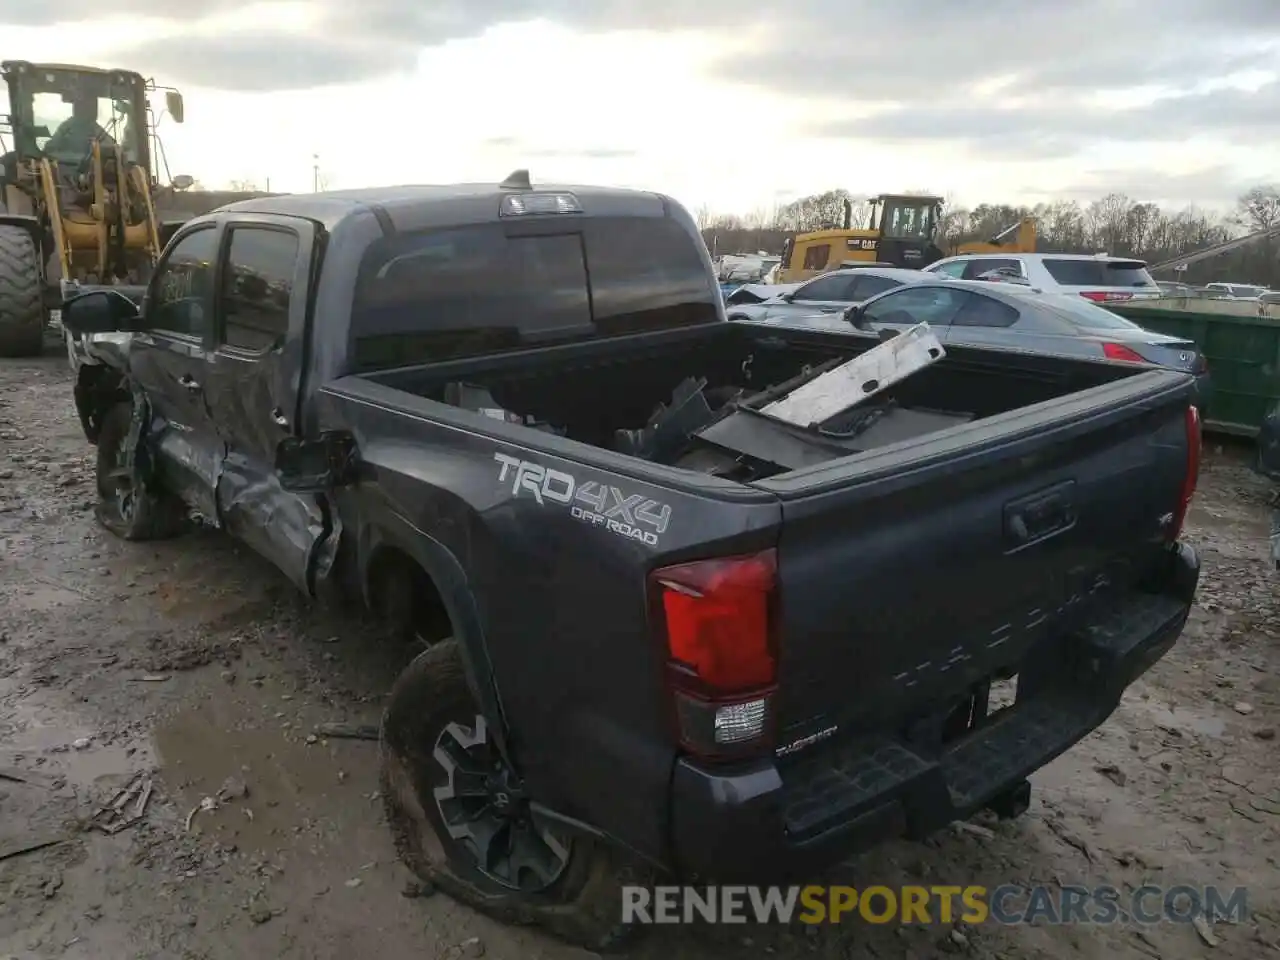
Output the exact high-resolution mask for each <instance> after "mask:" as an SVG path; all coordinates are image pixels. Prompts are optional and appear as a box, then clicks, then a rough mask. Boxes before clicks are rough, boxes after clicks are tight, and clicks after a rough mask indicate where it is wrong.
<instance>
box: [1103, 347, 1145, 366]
mask: <svg viewBox="0 0 1280 960" xmlns="http://www.w3.org/2000/svg"><path fill="white" fill-rule="evenodd" d="M1102 352H1103V353H1105V354H1106V355H1107V359H1108V360H1125V361H1127V362H1129V363H1146V362H1147V358H1146V357H1144V356H1143V355H1142V354H1140V353H1138V352H1137V351H1136V350H1130V349H1129V348H1128V347H1126V346H1125V345H1124V344H1123V343H1104V344H1103V345H1102Z"/></svg>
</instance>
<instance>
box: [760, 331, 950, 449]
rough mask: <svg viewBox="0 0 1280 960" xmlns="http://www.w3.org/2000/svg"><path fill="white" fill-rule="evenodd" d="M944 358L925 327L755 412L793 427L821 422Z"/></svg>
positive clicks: (850, 362)
mask: <svg viewBox="0 0 1280 960" xmlns="http://www.w3.org/2000/svg"><path fill="white" fill-rule="evenodd" d="M945 356H946V351H945V350H943V349H942V343H941V342H940V341H939V340H938V338H937V336H935V335H934V333H933V331H932V330H930V329H929V325H928V324H927V323H921V324H917V325H916V326H914V327H912V328H911V329H910V330H906V331H904V332H903V333H901V334H900V335H898V336H896V337H894V338H893V339H892V340H887V341H885V342H884V343H881V344H879V345H878V346H875V347H872V348H871V349H870V350H868V351H867V352H866V353H862V354H859V355H858V356H856V357H854V358H853V359H852V360H849V361H848V362H846V363H842V364H840V366H838V367H836V368H835V369H833V370H830V371H828V372H826V373H824V374H822V376H819V377H815V378H814V379H812V380H810V381H809V382H808V383H806V384H804V386H801V387H797V388H796V389H795V390H792V391H791V392H790V393H788V394H787V395H786V396H785V397H782V398H781V399H779V400H775V401H774V402H773V403H771V404H769V405H768V406H767V407H764V408H763V409H762V410H761V411H760V412H761V413H763V414H765V415H767V416H770V417H776V418H777V419H779V420H786V421H787V422H789V423H794V424H795V425H796V426H798V427H806V426H809V425H810V424H816V423H823V422H825V421H827V420H830V419H831V418H832V417H835V416H836V415H838V414H841V413H844V412H845V411H847V410H849V409H850V408H851V407H853V406H856V405H857V404H859V403H861V402H862V401H864V400H867V399H869V398H870V397H874V396H876V395H877V394H879V393H882V392H884V391H885V390H887V389H888V388H889V387H892V386H893V385H894V384H895V383H900V382H901V381H903V380H905V379H906V378H907V377H909V376H911V375H912V374H913V373H917V372H918V371H920V370H923V369H925V368H926V367H928V366H930V365H932V364H934V363H937V362H938V361H939V360H941V359H942V358H943V357H945Z"/></svg>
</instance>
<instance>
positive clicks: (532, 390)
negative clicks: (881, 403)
mask: <svg viewBox="0 0 1280 960" xmlns="http://www.w3.org/2000/svg"><path fill="white" fill-rule="evenodd" d="M879 342H880V341H879V340H877V339H876V338H875V337H870V336H868V337H859V336H850V335H848V334H842V335H839V336H836V335H833V334H827V333H822V332H812V331H785V332H783V331H777V330H756V329H755V328H742V327H739V326H737V325H732V326H731V325H716V326H714V327H710V328H703V329H697V330H681V331H673V332H671V333H663V334H649V335H644V336H636V337H620V338H614V339H612V340H610V341H607V342H603V343H587V344H582V345H575V346H570V347H555V348H548V349H544V350H523V351H518V352H512V353H508V354H498V355H495V356H489V357H485V358H482V359H477V360H466V361H457V362H450V363H442V364H429V365H422V366H416V367H404V368H398V369H392V370H386V371H380V372H376V373H369V374H364V375H362V377H361V378H360V379H363V380H366V381H368V382H369V383H371V384H378V385H380V386H384V387H390V388H392V389H394V390H396V391H403V392H405V393H409V394H413V395H414V396H417V397H420V398H423V399H426V400H430V401H433V402H434V403H437V404H447V403H450V402H451V401H453V402H457V388H458V387H459V386H461V385H466V386H467V387H473V388H475V387H478V388H483V390H485V391H487V393H488V395H489V397H490V398H491V399H492V401H493V403H494V404H496V408H490V409H489V410H488V411H487V416H489V417H491V418H492V417H493V416H495V415H497V414H498V412H499V411H505V412H506V413H507V414H509V416H508V417H506V420H507V422H509V423H526V422H527V423H531V424H533V425H535V426H536V427H537V428H538V429H539V430H540V432H543V433H548V434H552V435H556V436H560V437H564V438H567V439H569V440H572V441H575V442H576V443H579V444H586V445H588V446H591V447H595V448H597V449H599V450H602V451H610V452H621V451H619V450H618V447H619V444H618V434H619V432H620V431H628V430H635V429H637V428H640V427H642V426H644V424H645V423H646V421H647V420H648V419H649V418H650V416H651V415H652V414H653V412H654V410H655V408H656V407H658V406H659V405H660V404H666V403H669V402H670V401H671V397H672V394H673V392H674V391H675V390H676V389H677V387H678V386H679V385H680V384H681V383H682V382H683V381H685V380H687V379H689V378H702V379H705V380H706V391H705V392H706V393H707V395H708V397H709V398H710V399H713V400H714V399H716V398H720V399H721V400H727V399H728V398H730V397H731V396H732V395H734V394H735V393H737V392H740V391H746V392H747V393H750V392H754V391H761V390H764V389H765V388H767V387H769V386H771V385H776V384H779V383H782V382H784V381H786V380H789V379H791V378H793V377H795V376H797V375H798V374H800V373H801V372H802V370H804V369H805V368H806V367H815V366H817V365H819V364H822V363H825V362H829V361H832V360H835V359H838V358H845V359H847V358H850V357H853V356H855V355H856V354H858V353H860V352H863V351H865V350H868V349H871V348H873V347H875V346H877V345H878V344H879ZM947 352H948V356H947V358H946V359H945V360H943V361H942V362H941V363H940V364H937V365H936V366H934V367H932V368H930V369H927V370H924V371H921V372H920V373H917V374H915V375H913V376H912V377H910V378H909V379H908V380H907V381H906V382H904V383H902V384H900V385H898V386H897V387H896V388H894V390H893V391H892V396H893V400H894V401H895V402H897V403H898V404H900V405H901V406H902V407H904V408H908V409H922V410H928V411H934V412H939V413H948V412H949V413H953V414H956V415H960V416H963V417H964V418H965V419H966V420H968V421H983V420H986V419H989V418H992V417H996V416H1000V415H1003V414H1008V413H1011V412H1013V411H1017V410H1021V409H1024V408H1027V407H1031V406H1034V405H1036V404H1041V403H1045V402H1049V401H1054V400H1057V399H1060V398H1063V397H1066V396H1068V395H1071V394H1075V393H1078V392H1080V391H1082V390H1089V389H1091V388H1094V387H1100V386H1105V385H1108V384H1116V383H1123V386H1122V387H1120V388H1119V391H1120V393H1123V394H1129V393H1133V392H1134V390H1135V387H1134V384H1133V382H1132V381H1133V378H1134V376H1135V375H1138V374H1139V371H1138V370H1137V369H1135V368H1128V367H1124V366H1121V365H1117V364H1109V363H1095V362H1090V361H1075V360H1069V359H1065V358H1057V357H1043V356H1036V355H1033V354H1023V353H1017V352H1013V351H984V350H974V349H965V348H957V347H950V348H948V351H947ZM1173 379H1174V380H1176V377H1175V378H1173ZM346 382H348V383H349V382H350V378H347V381H346ZM1163 382H1164V383H1165V385H1166V386H1168V385H1169V384H1170V382H1172V381H1171V380H1170V379H1166V380H1164V381H1163ZM1151 389H1152V381H1147V382H1146V384H1145V386H1143V387H1138V388H1137V392H1138V393H1146V392H1149V391H1150V390H1151ZM468 396H471V395H468ZM1099 396H1100V395H1095V396H1094V397H1093V400H1097V399H1098V398H1099ZM1091 402H1092V401H1086V402H1085V405H1086V406H1088V405H1091ZM1077 406H1078V404H1077ZM473 412H476V411H475V410H474V409H473ZM530 442H534V443H536V442H537V441H536V440H535V439H534V438H533V437H530Z"/></svg>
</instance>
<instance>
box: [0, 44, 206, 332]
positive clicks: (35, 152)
mask: <svg viewBox="0 0 1280 960" xmlns="http://www.w3.org/2000/svg"><path fill="white" fill-rule="evenodd" d="M0 74H2V75H3V77H4V81H5V85H6V87H7V88H8V94H9V114H8V116H7V117H4V118H0V130H3V132H4V133H6V134H7V135H8V137H9V138H11V139H12V143H11V144H10V143H3V142H2V140H0V152H2V153H3V155H2V156H0V356H8V357H15V356H33V355H37V354H39V353H40V352H41V349H42V347H43V339H44V328H45V324H46V322H47V320H48V316H49V311H50V309H52V308H56V307H57V305H58V304H60V303H61V302H62V300H63V299H64V292H65V291H66V290H67V288H68V285H69V284H72V285H74V284H92V285H113V286H114V285H120V286H134V287H137V286H140V285H143V284H145V283H146V282H147V280H148V279H149V278H150V275H151V271H152V269H153V268H154V267H155V264H156V260H157V258H158V257H159V255H160V251H161V250H162V249H163V248H164V244H165V242H166V241H167V239H168V237H169V236H170V235H171V234H172V232H173V230H174V229H175V228H176V226H177V225H176V224H166V223H161V222H160V221H159V220H158V219H157V217H156V210H155V195H156V192H157V190H158V189H159V184H158V181H157V178H156V166H155V162H154V161H155V157H154V154H155V153H156V152H160V153H161V155H162V156H163V148H162V147H161V146H160V144H159V141H158V140H157V139H156V137H155V133H154V130H155V121H154V117H153V115H152V112H151V107H150V104H149V99H148V98H149V95H150V94H151V93H152V92H154V91H156V90H157V89H159V88H157V87H156V86H155V84H154V83H151V82H150V81H147V80H145V79H144V78H143V77H142V76H141V75H140V74H138V73H135V72H133V71H129V70H102V69H98V68H95V67H84V66H71V65H65V64H41V63H29V62H27V61H5V62H4V63H3V64H0ZM165 109H166V111H167V112H168V114H169V115H170V116H171V117H172V118H173V119H174V121H175V122H177V123H181V122H182V120H183V106H182V95H181V94H179V93H178V92H177V91H176V90H166V91H165ZM190 183H191V178H189V177H178V178H174V183H173V186H174V187H176V188H178V189H184V188H186V187H189V186H190Z"/></svg>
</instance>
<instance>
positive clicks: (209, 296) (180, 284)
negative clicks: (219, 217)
mask: <svg viewBox="0 0 1280 960" xmlns="http://www.w3.org/2000/svg"><path fill="white" fill-rule="evenodd" d="M217 237H218V231H217V230H216V229H215V228H214V227H212V226H209V227H203V228H201V229H199V230H197V231H195V232H194V233H189V234H187V235H186V236H185V237H183V238H182V239H181V240H179V241H178V244H177V246H175V247H174V248H173V250H172V252H171V253H170V254H169V256H168V257H166V258H165V261H164V264H163V265H162V266H161V267H160V270H159V271H158V272H157V273H156V275H155V276H154V277H152V279H151V290H150V296H149V298H148V302H147V315H146V317H145V321H146V325H147V328H148V329H151V330H156V331H160V332H163V333H177V334H181V335H182V336H186V337H196V338H199V339H202V338H203V337H204V335H205V333H207V332H208V330H209V329H210V326H211V324H212V323H213V268H214V261H215V260H216V259H217V256H218V242H217Z"/></svg>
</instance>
